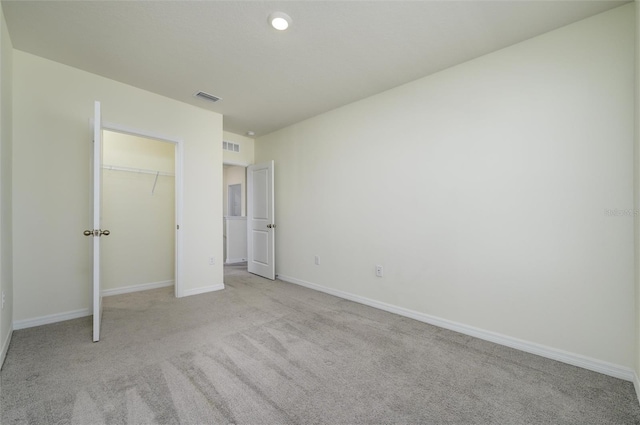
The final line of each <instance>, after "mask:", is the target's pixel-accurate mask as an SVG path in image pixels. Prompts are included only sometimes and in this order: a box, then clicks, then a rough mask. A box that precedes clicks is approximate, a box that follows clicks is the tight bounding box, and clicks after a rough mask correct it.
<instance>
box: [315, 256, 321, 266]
mask: <svg viewBox="0 0 640 425" xmlns="http://www.w3.org/2000/svg"><path fill="white" fill-rule="evenodd" d="M319 265H320V257H318V256H317V255H316V266H319Z"/></svg>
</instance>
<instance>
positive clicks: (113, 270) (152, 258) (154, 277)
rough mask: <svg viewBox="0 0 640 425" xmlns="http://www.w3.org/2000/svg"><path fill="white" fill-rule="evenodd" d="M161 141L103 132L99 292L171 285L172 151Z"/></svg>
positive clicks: (173, 148)
mask: <svg viewBox="0 0 640 425" xmlns="http://www.w3.org/2000/svg"><path fill="white" fill-rule="evenodd" d="M177 146H178V145H177V144H176V143H171V142H167V141H164V140H159V139H153V138H148V137H143V136H137V135H132V134H128V133H121V132H117V131H110V130H104V131H103V165H102V168H103V170H102V191H103V192H102V222H103V225H104V227H105V228H107V229H110V230H111V235H110V236H109V240H108V243H104V244H103V247H102V260H101V261H102V294H103V295H105V296H108V295H117V294H124V293H129V292H136V291H142V290H146V289H155V288H161V287H168V286H174V285H175V283H176V281H175V279H176V276H177V273H176V258H177V249H176V223H177V220H176V212H177V207H176V206H177V203H176V198H177V197H176V187H177V186H176V177H175V176H176V151H177Z"/></svg>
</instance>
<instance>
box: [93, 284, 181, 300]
mask: <svg viewBox="0 0 640 425" xmlns="http://www.w3.org/2000/svg"><path fill="white" fill-rule="evenodd" d="M173 284H174V282H173V280H163V281H161V282H151V283H141V284H139V285H131V286H123V287H121V288H114V289H105V290H103V291H102V296H103V297H110V296H112V295H121V294H129V293H131V292H139V291H147V290H149V289H157V288H166V287H167V286H173Z"/></svg>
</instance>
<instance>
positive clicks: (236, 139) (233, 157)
mask: <svg viewBox="0 0 640 425" xmlns="http://www.w3.org/2000/svg"><path fill="white" fill-rule="evenodd" d="M222 137H223V138H224V140H226V141H228V142H233V143H237V144H238V145H240V152H231V151H227V150H223V151H222V155H223V161H224V163H225V164H234V165H244V166H247V165H251V164H253V156H254V139H252V138H251V137H246V136H241V135H239V134H235V133H229V132H228V131H224V132H223V133H222ZM220 149H222V144H220Z"/></svg>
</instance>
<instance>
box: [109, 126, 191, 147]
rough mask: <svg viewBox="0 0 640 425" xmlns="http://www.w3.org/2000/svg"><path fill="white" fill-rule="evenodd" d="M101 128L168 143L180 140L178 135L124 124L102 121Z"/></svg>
mask: <svg viewBox="0 0 640 425" xmlns="http://www.w3.org/2000/svg"><path fill="white" fill-rule="evenodd" d="M102 129H103V130H108V131H115V132H116V133H125V134H129V135H131V136H142V137H146V138H149V139H156V140H159V141H161V142H168V143H178V142H182V140H181V139H180V138H179V137H173V136H166V135H163V134H159V133H154V132H152V131H146V130H141V129H138V128H133V127H128V126H125V125H120V124H116V123H112V122H107V121H102Z"/></svg>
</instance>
